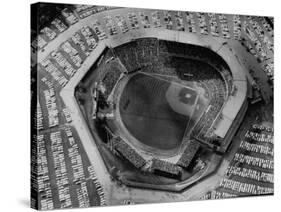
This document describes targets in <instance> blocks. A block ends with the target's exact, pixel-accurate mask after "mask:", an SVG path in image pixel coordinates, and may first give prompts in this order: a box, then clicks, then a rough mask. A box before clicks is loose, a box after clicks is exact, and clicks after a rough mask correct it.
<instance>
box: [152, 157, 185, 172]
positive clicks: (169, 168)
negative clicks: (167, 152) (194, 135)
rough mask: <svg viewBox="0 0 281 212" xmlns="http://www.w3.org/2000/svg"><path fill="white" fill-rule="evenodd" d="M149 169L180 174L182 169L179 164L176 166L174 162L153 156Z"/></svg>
mask: <svg viewBox="0 0 281 212" xmlns="http://www.w3.org/2000/svg"><path fill="white" fill-rule="evenodd" d="M151 171H152V172H155V171H156V172H157V171H160V172H164V173H167V174H172V175H175V176H180V175H181V172H182V169H181V168H180V167H179V166H177V165H176V164H173V163H170V162H168V161H164V160H160V159H156V158H153V159H152V163H151Z"/></svg>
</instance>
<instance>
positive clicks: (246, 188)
mask: <svg viewBox="0 0 281 212" xmlns="http://www.w3.org/2000/svg"><path fill="white" fill-rule="evenodd" d="M220 187H222V188H225V189H229V190H232V191H236V192H240V193H244V194H253V195H261V194H272V193H273V192H274V189H273V188H270V187H263V186H258V185H255V184H250V183H244V182H239V181H235V180H230V179H226V178H224V179H223V180H222V181H221V182H220Z"/></svg>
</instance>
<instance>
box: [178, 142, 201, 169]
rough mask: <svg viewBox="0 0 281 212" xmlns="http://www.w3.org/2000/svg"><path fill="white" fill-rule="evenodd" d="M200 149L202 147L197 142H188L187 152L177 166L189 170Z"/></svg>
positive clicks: (185, 151)
mask: <svg viewBox="0 0 281 212" xmlns="http://www.w3.org/2000/svg"><path fill="white" fill-rule="evenodd" d="M199 147H200V145H199V144H198V142H197V141H194V140H188V141H187V144H186V147H185V150H184V152H183V154H182V155H181V157H180V159H179V160H178V162H177V165H179V166H181V167H184V168H188V166H189V165H190V163H191V161H192V159H193V158H194V156H195V154H196V152H197V151H198V149H199Z"/></svg>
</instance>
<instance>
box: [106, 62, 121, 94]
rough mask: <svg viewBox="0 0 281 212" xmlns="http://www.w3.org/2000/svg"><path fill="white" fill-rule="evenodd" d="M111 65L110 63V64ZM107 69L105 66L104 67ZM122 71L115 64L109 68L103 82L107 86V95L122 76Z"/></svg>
mask: <svg viewBox="0 0 281 212" xmlns="http://www.w3.org/2000/svg"><path fill="white" fill-rule="evenodd" d="M109 66H110V65H109ZM104 69H105V68H104ZM120 75H121V71H120V69H118V68H117V67H114V66H113V65H112V66H110V67H109V68H107V70H106V73H105V75H104V77H103V79H102V83H103V85H104V86H105V88H106V91H105V96H106V97H108V96H109V95H110V93H111V91H112V90H113V88H114V86H115V85H116V83H117V81H118V79H119V78H120Z"/></svg>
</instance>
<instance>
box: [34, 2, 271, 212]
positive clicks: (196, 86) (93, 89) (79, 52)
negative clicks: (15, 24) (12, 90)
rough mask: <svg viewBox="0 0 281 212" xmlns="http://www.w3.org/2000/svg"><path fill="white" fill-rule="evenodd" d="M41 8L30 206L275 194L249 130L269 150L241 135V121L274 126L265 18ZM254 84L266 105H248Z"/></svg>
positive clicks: (265, 154)
mask: <svg viewBox="0 0 281 212" xmlns="http://www.w3.org/2000/svg"><path fill="white" fill-rule="evenodd" d="M40 4H42V5H41V7H40V8H41V9H40V11H39V13H36V14H38V15H39V16H40V15H42V14H43V16H44V15H46V16H44V17H42V18H41V19H40V21H39V23H40V26H39V31H38V32H37V31H36V29H37V27H35V28H33V30H32V43H31V44H32V52H31V55H32V64H31V65H32V79H33V81H32V89H33V90H34V91H36V92H37V93H33V95H32V114H33V118H32V123H33V124H34V126H33V127H32V135H33V136H32V148H33V150H34V152H37V153H38V155H37V157H36V158H37V160H36V163H35V164H33V166H32V175H33V176H34V177H33V181H32V183H33V187H32V191H33V192H35V193H36V194H38V195H35V196H34V195H33V196H32V197H33V198H34V199H35V198H36V197H37V196H38V200H39V201H38V202H37V205H34V207H37V208H40V209H55V208H71V207H88V206H94V205H113V204H123V202H126V201H125V200H126V198H127V199H132V200H134V201H136V202H139V203H143V202H159V201H163V200H167V201H175V200H177V201H182V200H188V199H199V198H201V197H202V195H203V193H205V194H206V196H204V198H209V197H210V198H226V197H233V196H237V194H239V195H245V194H246V195H253V194H268V193H272V192H273V186H272V182H273V180H272V178H273V174H272V173H273V165H272V164H273V159H272V157H273V147H272V146H270V145H271V141H272V139H271V137H270V138H267V136H268V135H267V133H269V132H264V134H266V136H265V135H264V134H263V135H260V134H261V133H257V134H253V132H252V131H251V132H250V131H249V130H248V131H249V132H248V133H247V134H246V135H249V136H250V135H251V136H252V137H253V139H265V140H259V141H258V142H263V143H270V145H269V146H268V145H267V144H260V143H255V142H252V141H248V140H247V141H243V142H242V141H241V140H239V139H240V137H239V136H241V133H242V131H243V129H247V127H248V125H249V123H250V124H251V123H253V122H255V121H257V120H262V121H265V122H266V123H268V122H272V119H271V118H268V117H271V116H272V114H270V112H272V111H273V110H272V89H271V88H270V86H269V85H268V84H269V83H271V84H272V83H273V80H274V77H273V75H274V70H273V69H274V61H273V53H274V51H273V37H274V32H273V22H272V21H271V19H270V18H268V17H252V16H241V15H224V14H214V13H208V14H207V13H197V12H182V11H165V10H149V9H141V8H117V7H106V6H90V5H56V6H55V7H52V5H51V4H47V3H40ZM37 6H38V5H37ZM37 6H36V7H35V8H33V9H35V10H37V9H38V7H37ZM44 8H45V9H46V11H47V10H48V11H49V12H46V11H44ZM37 12H38V11H37ZM44 18H45V19H44ZM252 69H254V70H252ZM255 80H257V81H258V82H259V83H260V84H261V85H262V86H261V87H260V88H257V83H256V82H255ZM35 84H36V85H35ZM37 85H39V86H37ZM254 85H255V86H254ZM254 87H255V88H254ZM252 89H256V90H257V92H259V93H260V96H261V98H262V99H263V101H261V102H260V103H259V104H256V105H254V106H252V105H251V104H250V103H248V98H250V99H251V100H252V99H253V96H252ZM35 97H37V98H35ZM249 102H250V101H249ZM253 102H254V101H253ZM248 107H251V108H250V109H251V110H247V108H248ZM240 126H243V127H240ZM255 126H256V125H255ZM257 126H263V125H257ZM260 128H262V127H260ZM265 129H267V128H262V129H261V131H266V130H265ZM268 129H269V128H268ZM243 133H244V132H243ZM236 135H237V136H236ZM246 135H245V136H246ZM259 136H260V137H259ZM237 137H239V138H237ZM265 137H266V138H265ZM234 140H235V142H232V141H234ZM237 145H238V146H237ZM226 152H228V153H227V154H226ZM222 161H224V163H225V164H228V165H229V168H228V169H227V170H226V169H225V167H226V166H221V164H222V163H221V162H222ZM238 162H239V163H241V164H243V166H244V164H245V167H246V168H245V167H243V169H242V168H241V169H238V168H237V167H236V168H235V163H238ZM249 166H250V167H249ZM36 167H37V168H38V170H37V169H36ZM261 169H262V170H261ZM252 170H254V171H252ZM224 173H227V174H226V175H224ZM253 173H254V174H253ZM228 175H229V176H231V178H229V176H228ZM222 176H223V177H222ZM34 179H37V180H34ZM209 182H212V183H213V184H214V183H216V185H219V187H218V188H214V187H213V184H210V183H209ZM260 182H262V183H263V184H264V185H265V186H260V184H259V183H260ZM120 185H122V186H120ZM235 185H239V186H240V187H239V189H238V190H237V188H236V187H237V186H235ZM200 186H201V187H200ZM214 189H215V190H214ZM202 190H204V191H202ZM210 190H212V192H210V193H207V191H208V192H209V191H210ZM199 191H200V192H199ZM144 193H145V194H147V195H146V196H144V195H143V194H144ZM121 194H122V195H121ZM130 195H132V196H130ZM117 197H120V198H117ZM123 198H124V199H123Z"/></svg>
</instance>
